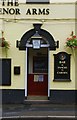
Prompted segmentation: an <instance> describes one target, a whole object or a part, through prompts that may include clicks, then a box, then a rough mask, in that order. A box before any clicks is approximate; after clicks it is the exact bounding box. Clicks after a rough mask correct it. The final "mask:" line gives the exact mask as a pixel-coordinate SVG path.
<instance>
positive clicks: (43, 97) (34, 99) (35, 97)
mask: <svg viewBox="0 0 77 120" xmlns="http://www.w3.org/2000/svg"><path fill="white" fill-rule="evenodd" d="M27 100H30V101H32V100H33V101H46V100H48V96H27Z"/></svg>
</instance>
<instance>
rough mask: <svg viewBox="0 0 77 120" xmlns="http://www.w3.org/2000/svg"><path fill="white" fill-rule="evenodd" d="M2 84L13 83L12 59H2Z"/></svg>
mask: <svg viewBox="0 0 77 120" xmlns="http://www.w3.org/2000/svg"><path fill="white" fill-rule="evenodd" d="M0 76H1V77H0V85H4V86H8V85H11V59H0Z"/></svg>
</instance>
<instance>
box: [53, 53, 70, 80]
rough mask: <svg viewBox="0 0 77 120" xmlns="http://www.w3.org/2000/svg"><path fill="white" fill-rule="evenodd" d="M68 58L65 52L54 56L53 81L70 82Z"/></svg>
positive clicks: (68, 55)
mask: <svg viewBox="0 0 77 120" xmlns="http://www.w3.org/2000/svg"><path fill="white" fill-rule="evenodd" d="M70 56H71V54H68V53H66V52H59V53H58V54H54V81H71V80H70Z"/></svg>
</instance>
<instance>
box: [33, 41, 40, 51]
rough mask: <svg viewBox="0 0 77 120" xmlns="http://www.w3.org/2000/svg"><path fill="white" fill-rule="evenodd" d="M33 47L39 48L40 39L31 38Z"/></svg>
mask: <svg viewBox="0 0 77 120" xmlns="http://www.w3.org/2000/svg"><path fill="white" fill-rule="evenodd" d="M33 48H34V49H39V48H40V40H33Z"/></svg>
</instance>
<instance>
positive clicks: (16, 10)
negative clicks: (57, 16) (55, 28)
mask: <svg viewBox="0 0 77 120" xmlns="http://www.w3.org/2000/svg"><path fill="white" fill-rule="evenodd" d="M1 2H2V8H0V14H3V15H20V14H22V13H21V11H22V10H21V8H20V6H19V5H20V4H19V1H18V0H2V1H1ZM25 15H49V8H35V7H34V8H25Z"/></svg>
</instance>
